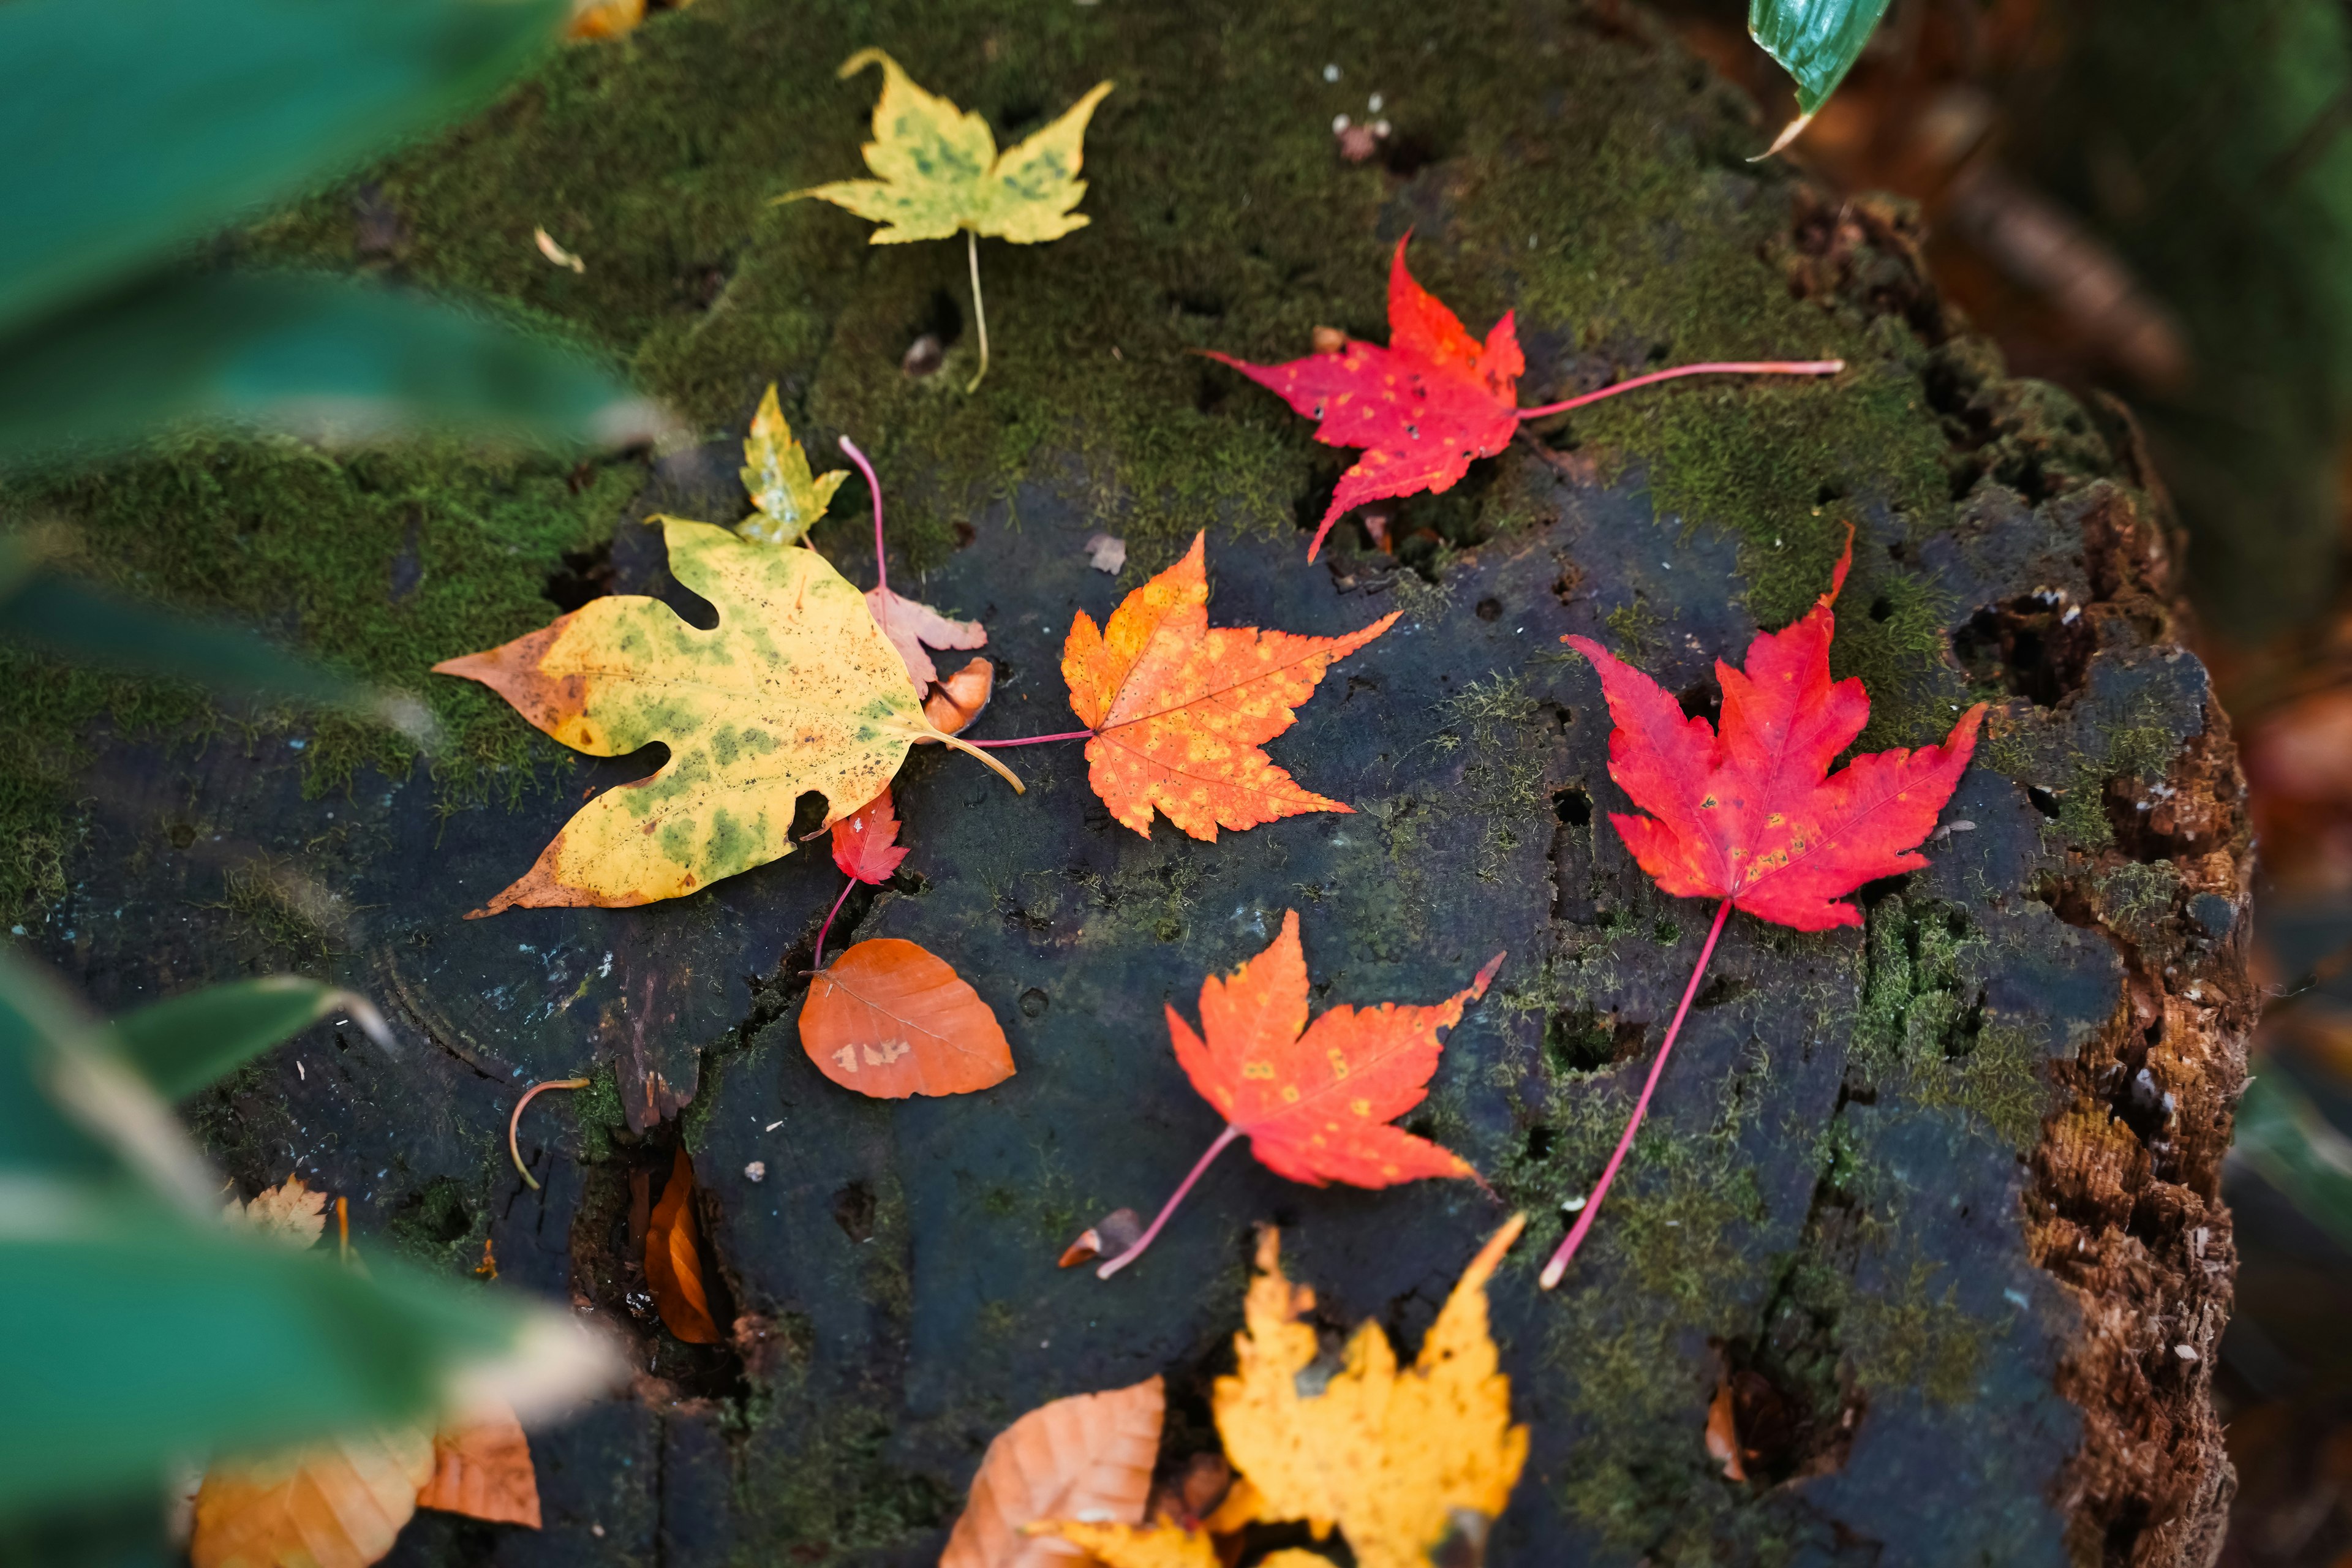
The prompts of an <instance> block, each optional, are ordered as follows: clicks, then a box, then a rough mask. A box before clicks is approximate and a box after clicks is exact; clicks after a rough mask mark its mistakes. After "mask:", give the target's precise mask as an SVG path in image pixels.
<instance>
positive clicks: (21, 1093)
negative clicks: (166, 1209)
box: [0, 946, 123, 1183]
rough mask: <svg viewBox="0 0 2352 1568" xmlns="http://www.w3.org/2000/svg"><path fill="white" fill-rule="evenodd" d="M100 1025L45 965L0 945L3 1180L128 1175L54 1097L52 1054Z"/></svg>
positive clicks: (0, 1161)
mask: <svg viewBox="0 0 2352 1568" xmlns="http://www.w3.org/2000/svg"><path fill="white" fill-rule="evenodd" d="M97 1023H98V1020H97V1018H96V1017H95V1016H93V1015H91V1014H89V1013H88V1012H86V1011H85V1010H84V1009H83V1008H82V1007H81V1005H80V1004H79V1003H78V1002H77V1001H75V999H74V998H73V996H72V995H71V994H69V993H68V992H67V991H66V989H65V988H64V987H63V986H61V985H59V984H58V983H57V981H56V979H55V978H54V977H53V976H51V975H50V974H49V973H48V972H47V970H46V969H43V968H42V967H41V966H40V965H38V964H37V963H33V962H32V961H31V960H30V959H28V958H26V957H25V956H24V955H23V954H22V953H20V952H17V951H16V949H15V948H13V947H9V946H0V1183H5V1182H6V1181H7V1180H9V1179H11V1178H14V1179H17V1180H21V1179H23V1178H25V1177H26V1176H27V1175H28V1174H31V1173H39V1174H40V1175H41V1176H43V1177H45V1178H46V1177H72V1178H77V1179H79V1180H83V1181H90V1182H104V1181H110V1180H113V1179H115V1178H117V1177H120V1176H121V1174H122V1173H123V1172H122V1167H121V1162H120V1161H118V1160H117V1159H116V1157H115V1155H114V1153H113V1152H112V1151H111V1150H110V1149H109V1148H108V1147H107V1145H106V1144H105V1142H102V1141H101V1140H100V1139H99V1138H97V1137H96V1136H94V1135H92V1134H91V1133H90V1132H89V1131H86V1130H85V1129H83V1128H82V1127H80V1126H79V1125H78V1124H76V1123H75V1122H73V1121H69V1120H68V1118H66V1117H65V1116H63V1115H62V1114H60V1113H59V1111H58V1108H57V1106H56V1104H55V1103H54V1102H53V1101H52V1100H50V1098H49V1096H50V1088H51V1086H50V1078H49V1070H50V1057H49V1053H50V1051H51V1050H53V1049H54V1048H55V1047H57V1046H58V1043H59V1042H61V1041H64V1040H68V1039H71V1038H72V1037H75V1036H77V1035H79V1034H81V1033H84V1032H86V1031H88V1030H89V1029H92V1028H95V1027H96V1026H97Z"/></svg>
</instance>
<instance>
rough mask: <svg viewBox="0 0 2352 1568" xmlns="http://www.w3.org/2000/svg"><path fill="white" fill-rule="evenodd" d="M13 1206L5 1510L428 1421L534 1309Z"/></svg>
mask: <svg viewBox="0 0 2352 1568" xmlns="http://www.w3.org/2000/svg"><path fill="white" fill-rule="evenodd" d="M22 1205H23V1200H22V1199H20V1198H18V1197H16V1195H14V1194H0V1270H5V1275H6V1278H7V1280H8V1289H6V1290H5V1291H0V1344H5V1345H7V1346H8V1347H9V1352H8V1353H7V1354H6V1355H5V1356H0V1410H5V1411H6V1412H7V1419H5V1421H0V1513H5V1512H8V1511H13V1510H23V1509H26V1508H28V1507H30V1506H32V1505H36V1504H37V1505H42V1506H45V1507H54V1506H56V1505H58V1504H60V1503H70V1502H73V1501H75V1500H80V1499H88V1498H97V1497H102V1496H105V1495H107V1494H108V1493H110V1492H117V1491H122V1490H125V1489H135V1488H138V1487H141V1486H144V1485H152V1483H153V1481H154V1479H155V1477H156V1476H157V1474H158V1473H159V1472H160V1471H161V1469H162V1468H163V1465H164V1463H165V1462H166V1461H167V1460H169V1459H172V1458H175V1457H179V1456H184V1455H189V1454H198V1453H205V1452H207V1451H212V1450H215V1449H216V1448H237V1447H264V1446H269V1445H275V1444H278V1443H284V1442H291V1441H299V1440H300V1439H302V1438H304V1437H307V1436H316V1435H318V1434H320V1433H323V1432H327V1431H331V1430H334V1429H338V1428H348V1427H352V1426H366V1425H369V1424H371V1423H378V1422H389V1421H411V1420H417V1419H421V1418H425V1417H427V1416H428V1415H430V1414H431V1412H432V1411H433V1409H434V1407H435V1405H436V1401H437V1400H438V1399H440V1398H441V1397H442V1396H443V1395H444V1394H446V1387H447V1379H448V1376H449V1373H450V1372H451V1370H452V1367H453V1364H454V1363H458V1362H461V1361H488V1360H490V1359H491V1358H493V1357H495V1356H497V1355H499V1353H501V1352H506V1351H508V1350H509V1349H511V1348H512V1346H513V1344H514V1342H515V1340H516V1337H517V1336H518V1334H519V1333H520V1331H521V1330H522V1326H523V1321H524V1320H523V1317H522V1314H521V1313H520V1312H519V1311H517V1310H514V1309H511V1308H509V1307H506V1306H503V1305H501V1304H500V1303H499V1302H498V1301H496V1300H492V1299H489V1298H487V1297H485V1296H483V1295H482V1294H481V1293H479V1292H478V1291H477V1292H463V1291H460V1290H459V1289H457V1288H456V1287H452V1286H445V1285H440V1284H437V1283H434V1282H430V1281H425V1280H421V1279H412V1278H410V1277H409V1276H408V1275H407V1274H406V1273H405V1272H404V1271H402V1270H400V1269H399V1268H396V1267H395V1266H393V1265H391V1264H387V1263H382V1262H377V1263H373V1264H372V1265H371V1268H373V1270H374V1273H373V1277H368V1276H362V1275H360V1274H357V1273H354V1272H352V1271H351V1270H349V1269H346V1268H341V1266H340V1265H339V1264H338V1263H337V1262H336V1260H335V1258H334V1256H333V1254H332V1253H331V1251H320V1252H313V1253H298V1252H291V1251H289V1250H287V1249H286V1248H284V1247H275V1246H272V1245H270V1244H268V1243H267V1242H262V1241H256V1240H247V1239H245V1238H243V1237H238V1236H236V1235H234V1234H232V1233H230V1232H229V1231H227V1230H226V1229H219V1230H214V1229H210V1228H207V1227H205V1226H200V1225H195V1224H192V1223H189V1222H187V1221H184V1220H175V1219H173V1217H172V1216H170V1215H166V1214H163V1213H162V1212H161V1211H157V1210H154V1209H152V1207H148V1206H145V1205H136V1204H132V1203H129V1202H110V1203H83V1204H80V1205H63V1207H64V1212H59V1213H34V1214H24V1213H19V1212H17V1209H18V1207H20V1206H22Z"/></svg>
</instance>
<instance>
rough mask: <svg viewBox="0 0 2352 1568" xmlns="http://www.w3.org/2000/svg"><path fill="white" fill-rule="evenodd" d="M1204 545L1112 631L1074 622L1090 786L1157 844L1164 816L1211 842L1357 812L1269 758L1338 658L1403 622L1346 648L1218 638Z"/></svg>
mask: <svg viewBox="0 0 2352 1568" xmlns="http://www.w3.org/2000/svg"><path fill="white" fill-rule="evenodd" d="M1203 537H1204V536H1203V535H1201V534H1194V535H1193V536H1192V549H1191V550H1190V551H1188V552H1186V553H1185V556H1184V558H1183V559H1182V560H1181V561H1179V562H1177V563H1176V564H1174V565H1173V566H1171V567H1169V568H1168V570H1166V571H1165V572H1162V573H1160V575H1158V576H1157V577H1154V578H1152V579H1151V581H1150V582H1149V583H1146V584H1144V585H1143V586H1142V587H1140V588H1138V589H1137V590H1135V592H1133V593H1132V594H1129V595H1128V596H1127V598H1126V600H1125V602H1124V603H1122V604H1121V605H1119V606H1118V609H1116V610H1114V611H1112V612H1111V616H1110V620H1109V622H1108V625H1106V626H1102V627H1100V628H1097V626H1095V622H1094V617H1093V616H1089V615H1087V613H1086V612H1085V611H1083V610H1081V611H1079V612H1078V616H1077V619H1076V620H1075V621H1073V622H1072V623H1071V624H1070V635H1069V637H1068V638H1067V639H1066V641H1065V642H1064V643H1063V645H1062V677H1063V679H1066V680H1067V681H1068V682H1069V683H1070V707H1071V710H1073V711H1075V712H1076V714H1077V716H1078V717H1079V719H1080V720H1082V721H1085V723H1086V725H1087V730H1086V731H1085V733H1086V734H1087V783H1089V784H1092V785H1093V786H1094V792H1095V794H1097V795H1100V796H1101V797H1102V800H1103V804H1105V805H1108V806H1109V807H1110V811H1111V815H1112V816H1116V817H1117V818H1118V820H1119V821H1121V822H1123V823H1125V824H1127V826H1129V827H1132V828H1134V829H1135V830H1136V831H1137V832H1138V833H1140V834H1142V835H1143V836H1144V837H1147V838H1149V837H1151V813H1152V811H1153V809H1154V808H1155V807H1157V808H1158V809H1159V810H1160V812H1161V813H1162V814H1163V815H1165V816H1167V818H1168V820H1169V821H1171V822H1172V823H1174V824H1175V825H1176V826H1177V827H1178V828H1180V829H1181V830H1182V831H1183V832H1186V833H1189V834H1191V835H1192V837H1195V838H1200V839H1205V840H1207V841H1208V842H1210V843H1212V844H1213V843H1215V842H1216V838H1217V829H1219V828H1220V827H1224V828H1233V829H1239V828H1244V827H1255V826H1258V825H1259V824H1260V823H1265V822H1272V821H1274V820H1276V818H1277V817H1284V816H1298V815H1299V814H1300V813H1302V812H1308V811H1351V810H1353V809H1354V808H1353V807H1351V806H1349V805H1343V804H1342V803H1340V802H1339V801H1336V800H1329V799H1327V798H1325V797H1324V796H1322V795H1317V794H1315V793H1314V792H1313V791H1311V790H1308V789H1305V788H1303V787H1301V786H1300V784H1298V782H1297V780H1295V779H1293V778H1292V777H1291V776H1290V775H1289V774H1288V773H1285V772H1284V771H1283V770H1282V769H1280V768H1278V767H1276V766H1275V764H1274V761H1273V759H1272V758H1270V757H1268V756H1267V755H1266V754H1265V751H1264V750H1263V749H1262V748H1263V746H1264V745H1265V742H1267V741H1270V740H1272V739H1273V738H1274V737H1275V736H1276V735H1279V734H1281V733H1282V732H1283V731H1285V730H1287V729H1289V728H1290V726H1291V725H1292V723H1294V722H1295V721H1297V713H1296V711H1295V710H1296V708H1297V705H1298V704H1299V703H1301V702H1304V701H1306V700H1307V698H1308V697H1309V696H1310V695H1312V694H1313V692H1314V690H1315V688H1316V686H1317V684H1318V682H1320V681H1321V680H1322V679H1323V672H1324V671H1325V670H1327V669H1328V668H1330V666H1331V661H1332V660H1333V659H1336V658H1342V657H1344V656H1345V655H1348V654H1350V653H1353V652H1354V651H1355V650H1356V649H1358V648H1360V647H1363V646H1364V645H1365V644H1366V643H1368V642H1370V641H1371V640H1372V639H1373V638H1374V637H1378V636H1380V635H1381V633H1382V632H1384V631H1386V630H1388V629H1389V627H1390V626H1393V625H1394V624H1395V623H1396V618H1397V612H1395V611H1391V612H1390V613H1389V614H1387V615H1385V616H1381V618H1380V619H1379V620H1377V621H1374V622H1373V623H1372V624H1371V625H1370V626H1366V627H1364V628H1363V629H1362V630H1361V631H1356V632H1350V633H1349V634H1348V635H1347V636H1345V637H1298V636H1295V635H1293V634H1292V633H1289V632H1268V631H1260V630H1258V629H1257V628H1256V627H1255V626H1218V627H1214V628H1212V627H1211V626H1210V625H1209V610H1208V604H1209V583H1208V575H1207V572H1206V569H1205V566H1204V564H1203V554H1202V539H1203ZM1040 738H1041V739H1044V738H1047V737H1040ZM1070 738H1072V739H1075V738H1076V737H1075V736H1073V737H1070Z"/></svg>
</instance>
